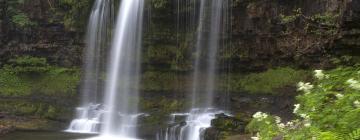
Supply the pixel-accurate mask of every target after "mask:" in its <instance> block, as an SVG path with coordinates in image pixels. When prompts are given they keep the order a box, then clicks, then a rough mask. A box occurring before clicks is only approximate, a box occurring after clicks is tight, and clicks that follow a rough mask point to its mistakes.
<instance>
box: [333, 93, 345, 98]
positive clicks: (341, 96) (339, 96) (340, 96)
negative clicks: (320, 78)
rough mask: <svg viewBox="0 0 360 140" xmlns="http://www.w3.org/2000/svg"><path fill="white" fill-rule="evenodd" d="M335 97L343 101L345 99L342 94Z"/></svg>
mask: <svg viewBox="0 0 360 140" xmlns="http://www.w3.org/2000/svg"><path fill="white" fill-rule="evenodd" d="M335 96H336V98H338V99H342V98H343V97H344V95H342V94H336V95H335Z"/></svg>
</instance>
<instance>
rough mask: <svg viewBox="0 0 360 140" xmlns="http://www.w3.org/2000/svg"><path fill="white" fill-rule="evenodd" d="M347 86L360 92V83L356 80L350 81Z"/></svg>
mask: <svg viewBox="0 0 360 140" xmlns="http://www.w3.org/2000/svg"><path fill="white" fill-rule="evenodd" d="M346 83H347V84H349V86H350V88H352V89H356V90H360V83H359V81H356V80H354V79H349V80H347V81H346Z"/></svg>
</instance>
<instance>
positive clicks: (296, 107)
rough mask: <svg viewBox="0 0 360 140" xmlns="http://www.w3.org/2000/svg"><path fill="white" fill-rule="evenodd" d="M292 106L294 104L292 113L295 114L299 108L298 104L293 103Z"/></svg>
mask: <svg viewBox="0 0 360 140" xmlns="http://www.w3.org/2000/svg"><path fill="white" fill-rule="evenodd" d="M294 106H295V108H294V111H293V113H294V114H296V113H298V112H299V109H300V104H295V105H294Z"/></svg>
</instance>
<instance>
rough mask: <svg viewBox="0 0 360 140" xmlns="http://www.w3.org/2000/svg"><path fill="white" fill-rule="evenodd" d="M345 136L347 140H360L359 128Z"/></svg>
mask: <svg viewBox="0 0 360 140" xmlns="http://www.w3.org/2000/svg"><path fill="white" fill-rule="evenodd" d="M347 138H348V140H360V128H358V129H357V130H354V131H352V132H351V133H350V134H348V136H347Z"/></svg>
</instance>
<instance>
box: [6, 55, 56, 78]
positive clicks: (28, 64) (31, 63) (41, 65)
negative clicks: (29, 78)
mask: <svg viewBox="0 0 360 140" xmlns="http://www.w3.org/2000/svg"><path fill="white" fill-rule="evenodd" d="M4 67H5V68H6V69H9V70H10V69H11V71H13V72H15V73H16V74H40V73H44V72H48V71H49V70H50V66H49V65H48V64H47V61H46V59H45V58H40V57H31V56H22V57H17V58H15V59H10V60H9V64H8V65H5V66H4Z"/></svg>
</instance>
